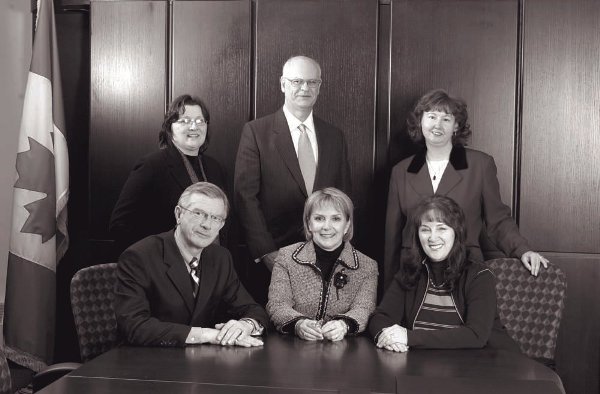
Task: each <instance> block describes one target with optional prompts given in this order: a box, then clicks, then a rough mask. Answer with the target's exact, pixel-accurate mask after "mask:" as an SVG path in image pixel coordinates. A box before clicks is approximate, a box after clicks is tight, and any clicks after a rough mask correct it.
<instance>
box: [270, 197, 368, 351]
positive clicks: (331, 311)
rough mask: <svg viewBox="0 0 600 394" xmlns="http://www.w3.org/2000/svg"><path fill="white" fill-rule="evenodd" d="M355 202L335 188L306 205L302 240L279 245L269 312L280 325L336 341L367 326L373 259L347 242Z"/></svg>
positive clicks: (282, 329)
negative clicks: (280, 246) (303, 238)
mask: <svg viewBox="0 0 600 394" xmlns="http://www.w3.org/2000/svg"><path fill="white" fill-rule="evenodd" d="M353 210H354V206H353V204H352V201H351V200H350V198H348V196H347V195H345V194H344V193H343V192H341V191H340V190H338V189H335V188H325V189H322V190H319V191H316V192H314V193H313V194H311V195H310V196H309V197H308V199H307V200H306V203H305V205H304V215H303V216H304V217H303V221H304V233H305V235H306V239H307V241H306V242H299V243H296V244H293V245H289V246H286V247H284V248H281V249H280V250H279V254H278V256H277V258H276V260H275V266H274V268H273V273H272V276H271V285H270V286H269V302H268V303H267V312H268V313H269V316H270V317H271V320H272V321H273V323H274V324H275V327H276V328H277V330H278V331H280V332H282V333H284V334H292V333H295V334H296V335H298V336H299V337H300V338H302V339H305V340H307V341H320V340H324V339H327V340H330V341H339V340H341V339H343V338H344V337H345V336H346V335H352V334H357V333H360V332H362V331H364V330H365V328H366V325H367V322H368V320H369V316H370V315H371V313H372V312H373V310H374V309H375V302H376V300H375V299H376V293H377V263H376V262H375V261H374V260H372V259H370V258H369V257H367V256H365V255H364V254H362V253H360V252H359V251H357V250H356V249H354V247H352V245H351V244H350V240H351V239H352V232H353V223H352V220H353Z"/></svg>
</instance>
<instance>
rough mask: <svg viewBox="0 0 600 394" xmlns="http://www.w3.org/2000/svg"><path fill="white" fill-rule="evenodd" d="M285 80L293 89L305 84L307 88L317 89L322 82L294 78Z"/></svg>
mask: <svg viewBox="0 0 600 394" xmlns="http://www.w3.org/2000/svg"><path fill="white" fill-rule="evenodd" d="M284 78H285V79H287V80H288V81H289V82H290V84H291V85H292V87H294V88H299V87H300V86H304V84H305V83H306V85H307V86H308V87H309V88H313V89H314V88H318V87H319V86H321V83H322V82H323V81H322V80H320V79H301V78H294V79H289V78H287V77H284Z"/></svg>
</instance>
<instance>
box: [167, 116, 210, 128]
mask: <svg viewBox="0 0 600 394" xmlns="http://www.w3.org/2000/svg"><path fill="white" fill-rule="evenodd" d="M175 123H177V124H180V125H184V126H191V125H196V126H198V127H201V126H206V125H207V124H208V122H207V121H206V120H204V119H202V118H196V119H192V118H179V119H178V120H176V121H175Z"/></svg>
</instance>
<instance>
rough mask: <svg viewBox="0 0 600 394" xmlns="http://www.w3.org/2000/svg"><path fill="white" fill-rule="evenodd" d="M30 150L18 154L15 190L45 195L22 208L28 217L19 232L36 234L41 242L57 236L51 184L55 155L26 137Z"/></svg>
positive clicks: (54, 193) (54, 189) (54, 192)
mask: <svg viewBox="0 0 600 394" xmlns="http://www.w3.org/2000/svg"><path fill="white" fill-rule="evenodd" d="M28 139H29V150H28V151H25V152H20V153H18V154H17V163H16V166H17V173H18V174H19V179H17V182H15V187H16V188H20V189H25V190H31V191H35V192H40V193H45V194H46V196H45V197H43V198H41V199H39V200H37V201H34V202H31V203H29V204H27V205H25V206H24V207H25V209H27V211H28V212H29V217H28V218H27V220H26V221H25V224H23V227H22V228H21V232H22V233H30V234H39V235H41V236H42V243H44V242H46V241H48V240H49V239H51V238H52V237H53V236H54V235H55V234H56V184H55V183H54V154H53V153H52V152H51V151H50V150H48V148H46V147H45V146H44V145H42V144H40V143H39V142H37V141H36V140H35V139H33V138H31V137H28Z"/></svg>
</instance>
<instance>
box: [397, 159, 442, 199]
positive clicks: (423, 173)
mask: <svg viewBox="0 0 600 394" xmlns="http://www.w3.org/2000/svg"><path fill="white" fill-rule="evenodd" d="M425 155H426V150H425V149H422V150H421V151H419V152H418V153H417V154H415V156H414V157H413V159H412V161H411V162H410V165H409V166H408V169H407V174H406V177H407V179H408V183H409V184H410V185H411V187H412V188H413V190H414V191H415V192H416V193H417V194H418V195H420V196H431V195H433V186H432V185H431V180H430V179H429V171H428V170H427V165H426V164H425ZM442 179H443V177H442Z"/></svg>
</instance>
